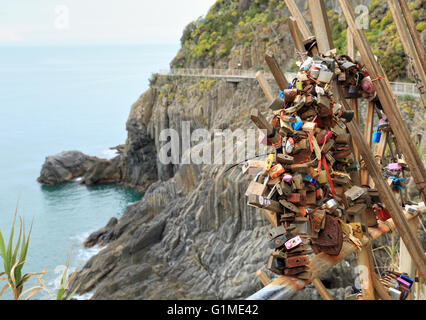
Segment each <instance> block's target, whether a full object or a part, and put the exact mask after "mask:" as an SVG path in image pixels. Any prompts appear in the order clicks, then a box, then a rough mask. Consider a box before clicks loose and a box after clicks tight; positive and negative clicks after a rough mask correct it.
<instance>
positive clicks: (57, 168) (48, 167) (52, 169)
mask: <svg viewBox="0 0 426 320" xmlns="http://www.w3.org/2000/svg"><path fill="white" fill-rule="evenodd" d="M96 161H97V159H96V158H95V157H90V156H87V155H85V154H84V153H82V152H80V151H64V152H61V153H58V154H56V155H53V156H48V157H46V160H45V162H44V164H43V167H42V168H41V172H40V177H39V178H38V179H37V181H38V182H40V183H42V184H45V185H50V186H53V185H57V184H60V183H64V182H67V181H71V180H73V179H75V178H78V177H82V176H83V175H84V174H85V173H86V172H87V170H88V169H89V168H90V167H92V166H93V165H94V163H95V162H96Z"/></svg>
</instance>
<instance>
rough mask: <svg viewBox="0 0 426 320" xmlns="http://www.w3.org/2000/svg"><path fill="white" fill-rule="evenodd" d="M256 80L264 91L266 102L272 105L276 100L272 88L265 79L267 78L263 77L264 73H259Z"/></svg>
mask: <svg viewBox="0 0 426 320" xmlns="http://www.w3.org/2000/svg"><path fill="white" fill-rule="evenodd" d="M256 79H257V82H259V85H260V87H261V88H262V90H263V93H264V94H265V97H266V100H267V101H268V103H271V102H272V101H273V100H274V93H273V92H272V89H271V86H270V85H269V83H268V81H267V80H266V79H265V76H264V75H263V73H262V71H258V72H257V73H256Z"/></svg>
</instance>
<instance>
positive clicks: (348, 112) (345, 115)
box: [340, 110, 355, 123]
mask: <svg viewBox="0 0 426 320" xmlns="http://www.w3.org/2000/svg"><path fill="white" fill-rule="evenodd" d="M354 116H355V112H354V111H353V110H345V111H343V112H342V114H341V115H340V117H341V118H343V119H345V121H346V123H348V122H351V121H352V119H353V118H354Z"/></svg>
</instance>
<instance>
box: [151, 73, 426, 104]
mask: <svg viewBox="0 0 426 320" xmlns="http://www.w3.org/2000/svg"><path fill="white" fill-rule="evenodd" d="M159 75H161V76H187V77H208V78H229V79H232V78H234V79H235V78H238V79H255V78H256V71H253V70H242V69H213V68H205V69H197V68H192V69H190V68H174V69H168V70H160V72H159ZM264 76H265V78H267V79H273V76H272V74H270V73H264ZM285 76H286V78H287V79H293V78H294V77H296V73H293V72H288V73H285ZM390 84H391V87H392V91H393V93H394V94H395V95H399V96H402V95H410V96H415V97H420V94H419V92H418V90H417V88H416V85H415V84H414V83H405V82H391V83H390Z"/></svg>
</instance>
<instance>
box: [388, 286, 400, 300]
mask: <svg viewBox="0 0 426 320" xmlns="http://www.w3.org/2000/svg"><path fill="white" fill-rule="evenodd" d="M388 293H389V296H390V297H391V299H392V300H399V299H400V298H401V294H402V292H401V291H399V290H397V289H394V288H388Z"/></svg>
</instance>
